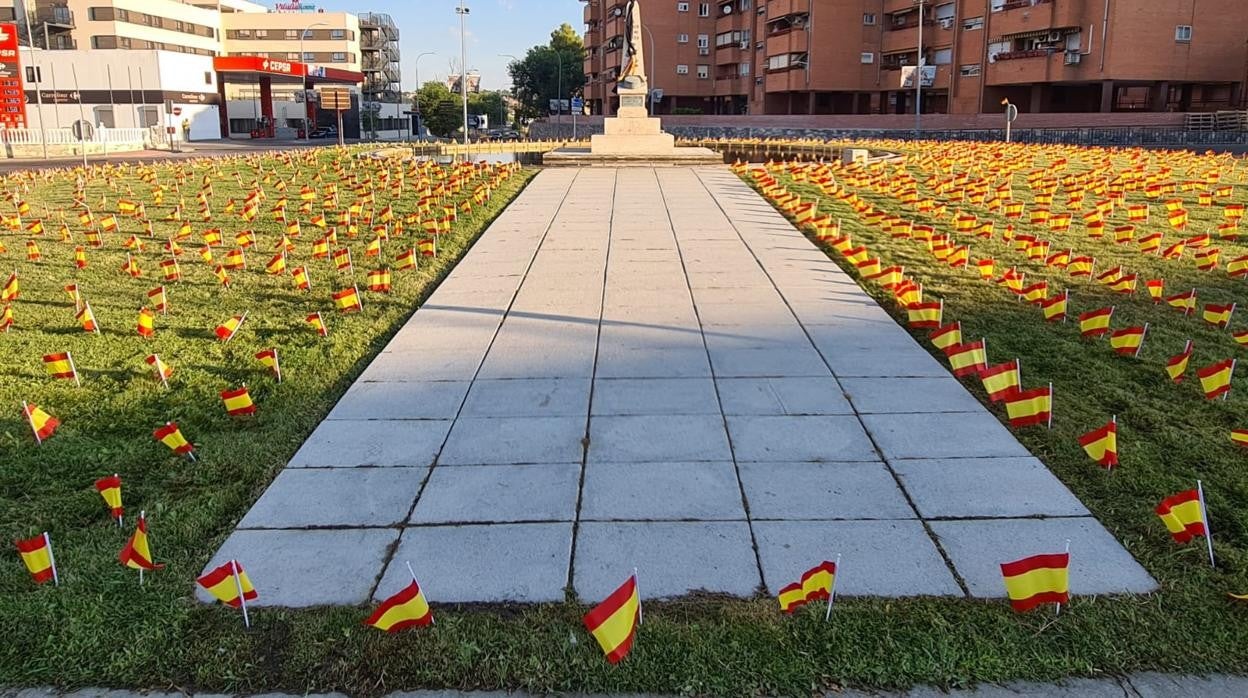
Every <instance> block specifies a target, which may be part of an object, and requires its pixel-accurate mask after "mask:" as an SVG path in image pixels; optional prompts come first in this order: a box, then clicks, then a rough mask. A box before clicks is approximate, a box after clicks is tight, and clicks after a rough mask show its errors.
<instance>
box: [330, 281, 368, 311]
mask: <svg viewBox="0 0 1248 698" xmlns="http://www.w3.org/2000/svg"><path fill="white" fill-rule="evenodd" d="M333 296H334V305H335V306H336V307H337V308H338V310H340V311H342V312H344V313H358V312H360V311H361V310H363V309H364V305H363V304H362V303H361V302H360V291H359V289H357V288H356V287H355V286H351V287H349V288H344V289H342V290H341V291H336V292H335V293H334V294H333Z"/></svg>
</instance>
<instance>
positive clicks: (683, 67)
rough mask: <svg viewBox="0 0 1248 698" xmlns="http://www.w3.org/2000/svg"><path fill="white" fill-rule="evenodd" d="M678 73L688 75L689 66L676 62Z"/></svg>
mask: <svg viewBox="0 0 1248 698" xmlns="http://www.w3.org/2000/svg"><path fill="white" fill-rule="evenodd" d="M676 74H677V75H688V74H689V66H687V65H685V64H684V63H677V64H676Z"/></svg>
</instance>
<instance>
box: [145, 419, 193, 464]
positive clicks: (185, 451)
mask: <svg viewBox="0 0 1248 698" xmlns="http://www.w3.org/2000/svg"><path fill="white" fill-rule="evenodd" d="M152 436H153V437H155V438H156V440H157V441H159V442H161V443H162V444H164V445H166V446H168V447H169V450H171V451H173V452H174V453H176V454H178V455H180V456H183V455H185V456H190V457H191V459H192V460H193V459H194V458H195V453H194V451H195V447H194V446H192V445H191V442H189V441H187V440H186V438H185V437H183V436H182V430H181V429H179V428H178V424H177V422H168V423H167V424H165V426H163V427H161V428H159V429H157V430H156V431H154V432H152Z"/></svg>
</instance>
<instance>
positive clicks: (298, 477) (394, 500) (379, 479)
mask: <svg viewBox="0 0 1248 698" xmlns="http://www.w3.org/2000/svg"><path fill="white" fill-rule="evenodd" d="M427 472H428V471H427V470H426V469H425V468H287V469H285V470H283V471H282V472H280V473H278V475H277V479H276V480H274V481H273V484H271V485H269V487H268V489H266V490H265V491H264V494H263V495H261V496H260V499H259V500H257V501H256V503H255V504H254V505H252V507H251V510H250V511H248V512H247V515H246V516H244V517H243V520H242V521H241V522H239V524H238V527H239V528H307V527H314V526H356V527H366V526H394V525H397V524H400V523H402V522H403V520H404V519H406V518H407V514H408V512H409V511H411V509H412V503H414V502H415V501H416V494H417V493H418V492H420V485H421V483H422V482H424V481H425V475H426V473H427Z"/></svg>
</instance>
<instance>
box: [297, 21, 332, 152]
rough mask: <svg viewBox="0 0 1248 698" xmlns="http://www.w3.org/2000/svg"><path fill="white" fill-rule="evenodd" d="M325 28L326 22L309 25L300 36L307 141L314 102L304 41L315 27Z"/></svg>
mask: <svg viewBox="0 0 1248 698" xmlns="http://www.w3.org/2000/svg"><path fill="white" fill-rule="evenodd" d="M323 26H326V23H325V22H313V23H312V24H309V25H308V27H307V28H306V29H304V30H303V32H302V33H301V34H299V62H300V63H303V84H302V85H301V87H302V88H303V140H305V141H310V140H312V128H311V124H310V123H309V120H308V110H309V109H310V108H311V107H312V100H310V99H308V85H309V82H308V67H309V65H308V61H307V57H308V54H306V53H304V52H303V40H304V39H306V38H307V37H308V32H310V31H312V28H313V27H323Z"/></svg>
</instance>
